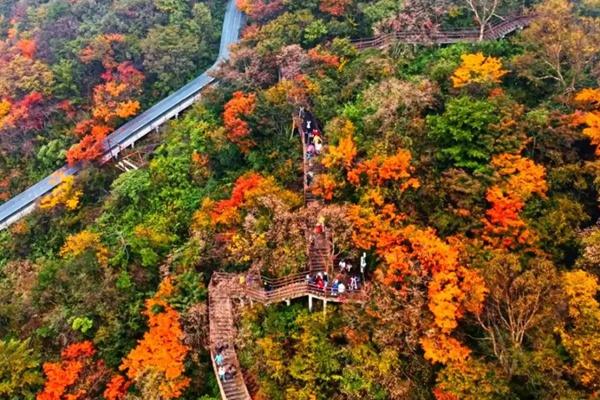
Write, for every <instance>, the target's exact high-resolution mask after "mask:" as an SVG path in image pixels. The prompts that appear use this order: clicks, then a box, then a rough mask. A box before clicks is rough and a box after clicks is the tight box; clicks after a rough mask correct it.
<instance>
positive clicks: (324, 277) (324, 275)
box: [323, 271, 329, 283]
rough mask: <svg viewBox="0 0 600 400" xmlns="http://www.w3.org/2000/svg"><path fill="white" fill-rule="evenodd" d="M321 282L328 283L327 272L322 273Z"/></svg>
mask: <svg viewBox="0 0 600 400" xmlns="http://www.w3.org/2000/svg"><path fill="white" fill-rule="evenodd" d="M323 280H324V281H325V283H329V275H328V274H327V271H325V272H323Z"/></svg>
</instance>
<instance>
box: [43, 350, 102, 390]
mask: <svg viewBox="0 0 600 400" xmlns="http://www.w3.org/2000/svg"><path fill="white" fill-rule="evenodd" d="M95 354H96V350H95V349H94V345H93V344H92V342H90V341H84V342H80V343H73V344H71V345H69V346H67V347H65V349H64V350H63V351H62V353H61V360H60V361H57V362H47V363H44V365H43V370H44V374H46V378H47V379H46V382H45V384H44V388H43V390H42V391H41V392H40V393H38V395H37V397H36V399H37V400H79V399H81V400H82V399H90V398H98V397H99V395H100V393H98V391H99V387H100V386H101V385H99V384H98V383H99V382H103V381H105V380H106V378H107V377H108V375H109V374H110V371H109V370H108V369H107V368H106V366H105V365H104V362H103V361H102V360H96V361H95V360H94V355H95Z"/></svg>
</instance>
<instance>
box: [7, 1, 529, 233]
mask: <svg viewBox="0 0 600 400" xmlns="http://www.w3.org/2000/svg"><path fill="white" fill-rule="evenodd" d="M532 19H533V16H525V15H521V16H515V17H512V18H509V19H507V20H505V21H503V22H501V23H499V24H496V25H492V26H491V27H489V28H488V30H486V32H485V34H484V37H483V39H484V40H495V39H499V38H502V37H504V36H506V35H508V34H510V33H512V32H515V31H517V30H520V29H522V28H524V27H525V26H527V25H529V23H530V22H531V20H532ZM242 23H243V16H242V13H241V12H240V11H239V10H238V9H237V7H236V6H235V0H229V1H228V4H227V11H226V13H225V19H224V21H223V30H222V33H221V45H220V48H219V57H218V58H217V61H215V63H214V64H213V65H212V66H211V67H210V68H209V69H208V70H206V71H205V72H204V73H202V74H201V75H200V76H198V77H197V78H196V79H194V80H192V81H191V82H190V83H188V84H187V85H185V86H183V87H182V88H181V89H179V90H177V91H176V92H175V93H173V94H171V95H170V96H168V97H166V98H164V99H163V100H161V101H159V102H158V103H156V104H155V105H154V106H152V107H150V109H148V110H146V111H144V112H143V113H142V114H140V115H138V116H137V117H136V118H134V119H132V120H131V121H129V122H127V123H126V124H124V125H122V126H121V127H120V128H118V129H117V130H115V131H114V132H113V133H112V134H111V135H109V137H108V138H107V141H106V148H107V149H108V150H107V151H106V153H105V154H104V155H103V156H102V162H107V161H108V160H110V159H112V158H114V157H116V156H117V155H118V154H119V153H120V152H121V151H122V150H123V149H125V148H127V147H128V146H132V145H133V144H134V143H135V142H137V141H138V140H140V139H141V138H142V137H144V136H145V135H147V134H148V133H149V132H151V131H152V130H154V129H158V127H159V126H161V125H162V124H164V123H165V121H168V120H169V119H171V118H173V117H175V116H177V115H178V114H179V113H180V112H181V111H183V110H185V109H186V108H188V107H189V106H191V105H192V104H193V103H194V102H195V101H196V100H197V99H198V98H199V97H200V92H201V91H202V89H203V88H205V87H206V86H207V85H209V84H210V83H212V82H213V81H214V78H213V77H211V76H210V75H209V73H210V71H211V70H212V69H213V68H215V66H216V65H218V64H219V63H220V62H221V61H222V60H225V59H227V58H228V57H229V45H231V44H232V43H235V42H237V41H238V39H239V33H240V28H241V26H242ZM478 40H479V31H478V30H474V29H462V30H446V31H440V32H434V33H432V34H431V35H430V36H423V35H422V32H406V31H404V32H393V33H388V34H384V35H379V36H376V37H372V38H368V39H358V40H354V41H352V44H353V45H354V47H356V48H357V49H359V50H360V49H367V48H385V47H387V46H389V45H390V44H392V43H394V42H400V43H406V44H430V43H436V44H450V43H457V42H476V41H478ZM80 170H81V166H79V165H76V166H73V167H69V166H64V167H62V168H60V169H58V170H57V171H55V172H54V173H52V174H51V175H50V176H48V177H46V178H44V179H42V180H41V181H39V182H38V183H36V184H34V185H33V186H31V187H29V188H28V189H26V190H25V191H23V192H22V193H20V194H18V195H16V196H15V197H13V198H12V199H10V200H8V201H7V202H6V203H4V204H2V205H0V230H2V229H5V228H7V227H8V226H9V225H10V224H12V223H13V222H15V221H18V220H19V219H20V218H22V217H23V216H25V215H27V214H29V213H31V212H32V211H33V210H34V209H35V207H36V206H37V203H38V200H39V199H40V198H41V197H43V196H44V195H46V194H48V193H49V192H50V191H52V189H54V188H55V187H56V186H58V185H59V184H60V182H61V176H68V175H74V174H76V173H77V172H79V171H80Z"/></svg>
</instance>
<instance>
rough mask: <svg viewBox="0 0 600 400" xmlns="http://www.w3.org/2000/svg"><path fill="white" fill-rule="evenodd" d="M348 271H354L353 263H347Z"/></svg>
mask: <svg viewBox="0 0 600 400" xmlns="http://www.w3.org/2000/svg"><path fill="white" fill-rule="evenodd" d="M346 271H348V273H350V272H351V271H352V264H350V263H346Z"/></svg>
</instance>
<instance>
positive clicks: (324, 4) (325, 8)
mask: <svg viewBox="0 0 600 400" xmlns="http://www.w3.org/2000/svg"><path fill="white" fill-rule="evenodd" d="M351 4H352V0H321V2H320V4H319V10H321V11H322V12H324V13H326V14H330V15H333V16H335V17H339V16H342V15H344V13H345V12H346V10H347V9H348V7H349V6H350V5H351Z"/></svg>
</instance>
